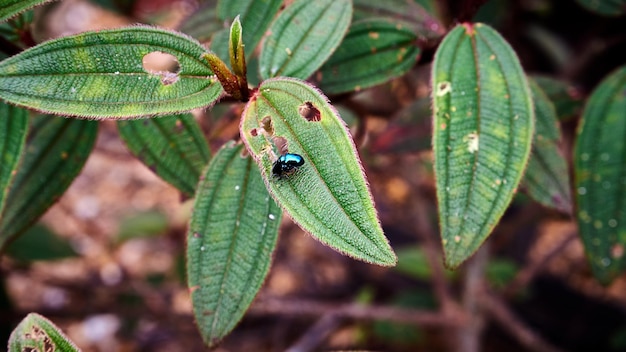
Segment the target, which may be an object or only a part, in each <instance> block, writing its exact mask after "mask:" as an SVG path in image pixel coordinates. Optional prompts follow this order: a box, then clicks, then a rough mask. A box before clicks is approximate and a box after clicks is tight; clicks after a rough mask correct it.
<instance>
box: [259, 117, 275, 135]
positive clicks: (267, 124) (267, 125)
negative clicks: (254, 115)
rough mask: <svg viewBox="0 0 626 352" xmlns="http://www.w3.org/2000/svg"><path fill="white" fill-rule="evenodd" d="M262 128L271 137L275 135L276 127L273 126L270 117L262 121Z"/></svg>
mask: <svg viewBox="0 0 626 352" xmlns="http://www.w3.org/2000/svg"><path fill="white" fill-rule="evenodd" d="M261 128H262V129H263V130H264V131H265V132H266V133H267V134H269V135H270V136H273V135H274V125H273V124H272V118H271V117H270V116H269V115H268V116H265V117H264V118H263V119H262V120H261Z"/></svg>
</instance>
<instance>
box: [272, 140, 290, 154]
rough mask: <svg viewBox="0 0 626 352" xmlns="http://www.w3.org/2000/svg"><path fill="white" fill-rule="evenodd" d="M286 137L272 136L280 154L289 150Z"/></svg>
mask: <svg viewBox="0 0 626 352" xmlns="http://www.w3.org/2000/svg"><path fill="white" fill-rule="evenodd" d="M287 144H288V143H287V139H285V138H284V137H274V145H276V148H277V149H278V152H279V153H280V154H285V153H287V152H288V151H289V147H288V145H287Z"/></svg>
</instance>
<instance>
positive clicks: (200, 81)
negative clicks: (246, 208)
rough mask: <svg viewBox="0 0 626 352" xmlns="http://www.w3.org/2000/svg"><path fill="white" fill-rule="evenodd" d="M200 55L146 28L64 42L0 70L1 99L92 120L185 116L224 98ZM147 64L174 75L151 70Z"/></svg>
mask: <svg viewBox="0 0 626 352" xmlns="http://www.w3.org/2000/svg"><path fill="white" fill-rule="evenodd" d="M159 53H160V54H159ZM205 53H207V50H206V49H205V48H204V47H203V46H202V45H200V43H198V42H197V41H195V40H192V39H190V38H189V37H187V36H185V35H183V34H181V33H176V32H172V31H167V30H162V29H156V28H151V27H130V28H124V29H115V30H106V31H100V32H87V33H82V34H78V35H74V36H68V37H63V38H59V39H55V40H51V41H48V42H44V43H42V44H39V45H37V46H35V47H33V48H31V49H28V50H26V51H23V52H21V53H20V54H18V55H15V56H13V57H10V58H8V59H6V60H4V61H2V62H0V98H3V99H5V100H7V101H8V102H10V103H13V104H17V105H22V106H26V107H29V108H33V109H36V110H40V111H44V112H49V113H54V114H62V115H72V116H85V117H94V118H119V117H140V116H146V115H151V114H171V113H178V112H182V111H188V110H191V109H194V108H200V107H206V106H210V105H212V104H213V103H215V101H216V100H217V99H218V98H219V97H220V95H221V94H222V88H221V86H220V84H219V82H217V80H216V79H215V78H214V77H213V72H212V71H211V70H210V68H209V67H208V66H207V64H206V63H205V62H204V61H203V60H202V55H203V54H205ZM151 58H154V59H158V60H159V63H161V62H163V63H164V64H166V65H172V66H176V65H177V66H178V67H179V69H176V68H175V67H173V68H170V67H167V66H165V67H160V66H158V65H156V66H154V67H152V66H151V63H150V62H149V60H148V59H151ZM42 63H45V64H42Z"/></svg>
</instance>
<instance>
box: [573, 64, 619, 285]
mask: <svg viewBox="0 0 626 352" xmlns="http://www.w3.org/2000/svg"><path fill="white" fill-rule="evenodd" d="M625 91H626V66H622V67H621V68H620V69H618V70H617V71H615V72H614V73H613V74H611V75H610V76H608V77H607V78H605V79H604V80H603V81H602V83H600V85H599V86H598V87H597V88H596V89H595V90H594V92H593V94H592V95H591V97H590V98H589V100H588V101H587V105H586V106H585V110H584V112H583V117H582V122H581V124H580V125H579V130H578V138H577V141H576V148H575V151H574V171H575V189H576V203H577V205H578V210H577V214H576V217H577V219H578V229H579V231H580V236H581V237H582V240H583V244H584V245H585V251H586V252H587V256H588V258H589V262H590V264H591V269H592V270H593V273H594V275H595V276H596V278H597V279H598V280H599V281H600V282H602V283H604V284H608V283H609V282H611V281H612V280H613V279H614V278H615V277H617V276H618V275H620V274H621V273H622V272H623V271H624V269H626V257H624V247H625V246H626V207H625V205H626V166H625V165H626V164H625V160H626V143H624V141H625V140H626V99H624V92H625Z"/></svg>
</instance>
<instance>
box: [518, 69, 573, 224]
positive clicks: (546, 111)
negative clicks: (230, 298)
mask: <svg viewBox="0 0 626 352" xmlns="http://www.w3.org/2000/svg"><path fill="white" fill-rule="evenodd" d="M529 83H530V88H531V91H532V95H533V101H534V107H535V118H536V120H535V121H536V129H535V136H534V138H533V147H532V152H531V156H530V160H529V162H528V167H527V168H526V174H525V175H524V179H523V181H522V185H523V186H524V187H525V188H526V191H527V193H528V195H529V196H530V197H531V198H533V199H534V200H536V201H537V202H539V203H541V204H543V205H545V206H546V207H549V208H553V209H556V210H559V211H561V212H563V213H565V214H571V213H572V203H573V202H572V194H571V191H570V179H569V171H568V167H567V162H566V161H565V158H564V157H563V155H561V152H560V151H559V140H560V139H561V132H560V131H559V126H558V120H557V118H556V111H555V109H554V105H552V103H551V102H550V100H548V98H547V97H546V95H545V93H544V92H543V91H542V90H541V88H539V86H538V85H537V83H535V82H534V81H533V80H529Z"/></svg>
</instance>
